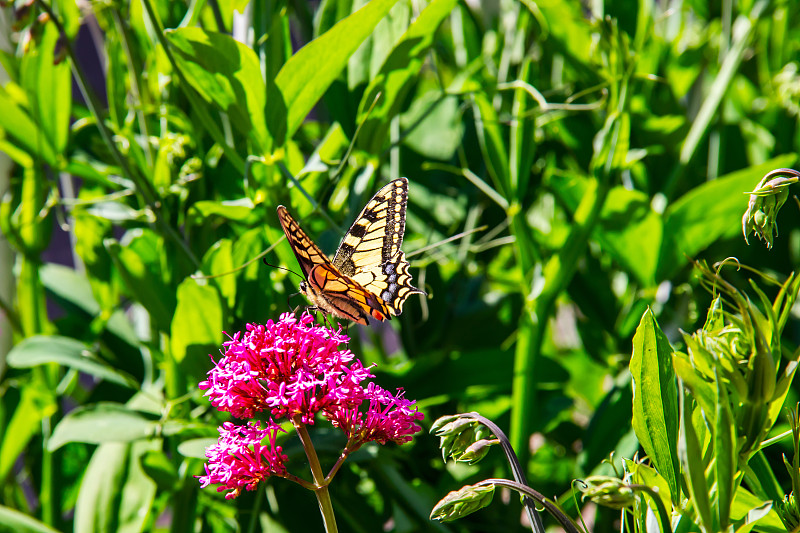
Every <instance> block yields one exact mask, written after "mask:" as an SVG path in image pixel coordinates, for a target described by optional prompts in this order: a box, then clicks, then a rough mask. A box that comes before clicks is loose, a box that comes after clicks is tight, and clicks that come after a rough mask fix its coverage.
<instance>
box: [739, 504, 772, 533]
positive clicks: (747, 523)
mask: <svg viewBox="0 0 800 533" xmlns="http://www.w3.org/2000/svg"><path fill="white" fill-rule="evenodd" d="M771 510H772V502H764V503H762V504H761V505H759V506H758V507H754V508H752V509H750V510H749V511H748V512H747V514H746V515H745V517H744V518H742V519H741V520H740V521H738V522H737V524H736V529H735V531H736V533H749V532H750V531H752V530H753V528H754V527H756V525H758V526H759V531H764V529H762V528H761V524H758V523H757V522H759V521H760V520H761V519H762V518H764V517H766V516H767V515H768V514H769V512H770V511H771Z"/></svg>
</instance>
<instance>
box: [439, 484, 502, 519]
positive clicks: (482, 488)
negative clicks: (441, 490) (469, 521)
mask: <svg viewBox="0 0 800 533" xmlns="http://www.w3.org/2000/svg"><path fill="white" fill-rule="evenodd" d="M493 496H494V485H466V486H464V487H461V488H460V489H458V490H455V491H453V492H451V493H449V494H448V495H447V496H445V497H444V498H442V499H441V500H440V501H439V503H437V504H436V505H435V506H434V507H433V510H432V511H431V520H441V521H442V522H452V521H453V520H457V519H459V518H462V517H464V516H467V515H469V514H472V513H474V512H475V511H477V510H479V509H483V508H484V507H486V506H487V505H489V504H490V503H492V497H493Z"/></svg>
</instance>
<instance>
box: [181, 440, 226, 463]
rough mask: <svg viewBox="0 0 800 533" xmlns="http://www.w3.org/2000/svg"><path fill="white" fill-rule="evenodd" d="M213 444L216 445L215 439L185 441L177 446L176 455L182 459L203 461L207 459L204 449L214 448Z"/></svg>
mask: <svg viewBox="0 0 800 533" xmlns="http://www.w3.org/2000/svg"><path fill="white" fill-rule="evenodd" d="M215 444H217V439H190V440H185V441H183V442H181V443H180V444H179V445H178V453H180V454H181V455H183V456H184V457H190V458H193V459H202V460H203V461H205V460H206V459H207V457H206V448H208V447H209V446H214V445H215Z"/></svg>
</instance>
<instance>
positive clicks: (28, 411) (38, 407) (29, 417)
mask: <svg viewBox="0 0 800 533" xmlns="http://www.w3.org/2000/svg"><path fill="white" fill-rule="evenodd" d="M57 410H58V405H57V403H56V397H55V394H54V393H53V391H51V390H49V389H48V388H46V387H44V386H43V385H42V384H41V383H39V382H38V381H32V382H31V383H29V384H27V385H25V386H23V387H22V391H21V394H20V400H19V404H17V407H16V409H15V410H14V414H13V415H11V419H10V420H9V421H8V424H7V425H6V427H5V428H3V435H2V442H0V479H8V477H7V476H8V473H9V472H10V471H11V468H12V467H13V466H14V463H15V462H16V460H17V459H18V458H19V456H20V454H21V453H22V452H23V450H25V449H26V448H27V446H28V444H29V442H30V440H31V438H33V436H34V435H38V434H39V432H41V430H42V420H43V419H45V418H47V417H49V416H51V415H53V414H55V413H56V411H57Z"/></svg>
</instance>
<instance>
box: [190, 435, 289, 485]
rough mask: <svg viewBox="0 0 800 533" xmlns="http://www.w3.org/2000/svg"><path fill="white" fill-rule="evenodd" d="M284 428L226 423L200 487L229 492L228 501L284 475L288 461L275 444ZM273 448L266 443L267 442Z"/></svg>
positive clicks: (209, 451) (211, 449)
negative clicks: (270, 479) (259, 484)
mask: <svg viewBox="0 0 800 533" xmlns="http://www.w3.org/2000/svg"><path fill="white" fill-rule="evenodd" d="M279 431H283V430H282V429H281V427H280V426H279V425H277V424H275V423H274V422H272V421H271V420H270V421H269V422H268V423H267V426H266V427H265V428H263V429H262V428H261V423H260V422H250V423H248V424H247V425H246V426H237V425H235V424H233V423H231V422H225V423H224V424H223V425H222V426H221V427H220V428H219V440H218V441H217V444H216V445H215V446H209V447H208V448H207V449H206V457H208V462H207V463H206V464H205V469H206V475H205V476H198V477H199V479H200V486H201V487H207V486H208V485H211V484H218V485H219V486H218V487H217V492H222V491H224V490H229V491H230V492H228V493H227V494H226V495H225V499H231V498H236V497H237V496H239V494H240V493H241V491H242V489H243V488H244V489H246V490H254V489H255V488H256V485H258V483H259V481H262V480H264V479H266V478H268V477H270V476H284V475H285V474H286V467H285V466H284V463H285V462H286V460H287V459H288V457H287V456H286V455H284V454H283V449H282V448H281V447H280V446H277V445H276V444H275V437H276V436H277V434H278V432H279ZM265 438H266V439H268V440H269V445H264V444H262V441H263V440H264V439H265Z"/></svg>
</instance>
